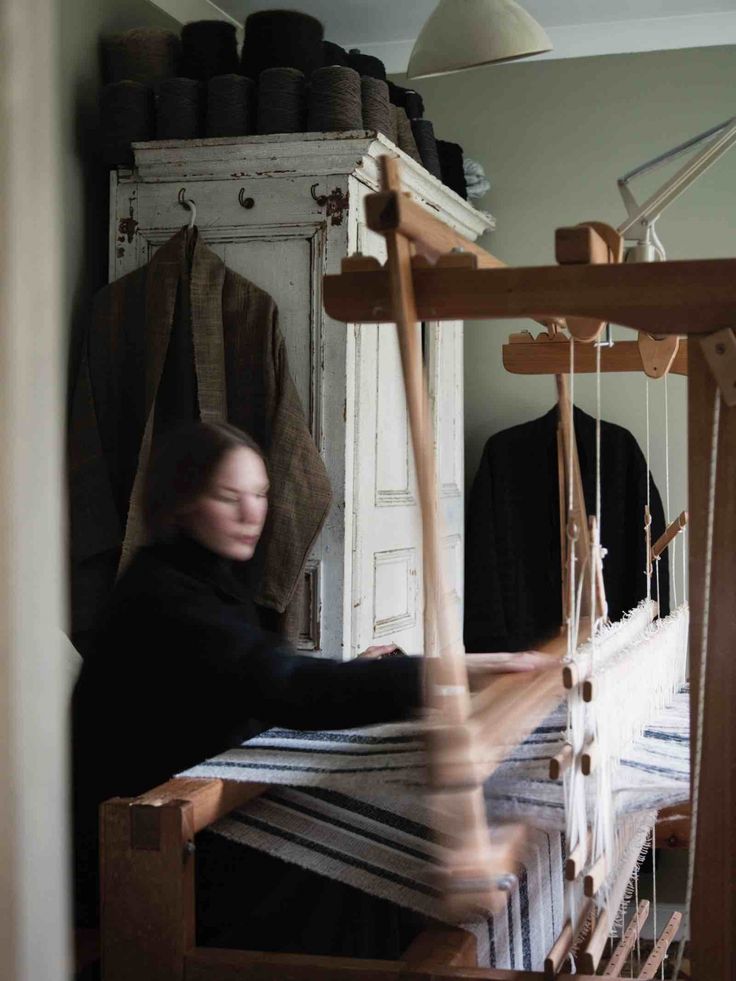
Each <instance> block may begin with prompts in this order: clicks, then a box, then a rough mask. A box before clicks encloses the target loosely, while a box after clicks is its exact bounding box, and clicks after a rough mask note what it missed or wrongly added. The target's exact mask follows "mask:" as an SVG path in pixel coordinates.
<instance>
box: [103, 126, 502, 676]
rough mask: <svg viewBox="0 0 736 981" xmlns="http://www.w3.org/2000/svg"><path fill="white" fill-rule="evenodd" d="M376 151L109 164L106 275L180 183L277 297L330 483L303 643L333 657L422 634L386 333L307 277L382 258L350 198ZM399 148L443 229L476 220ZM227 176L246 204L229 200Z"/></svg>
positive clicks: (345, 147)
mask: <svg viewBox="0 0 736 981" xmlns="http://www.w3.org/2000/svg"><path fill="white" fill-rule="evenodd" d="M385 152H389V153H394V154H399V153H400V151H398V150H396V148H395V147H394V146H393V144H391V143H390V142H388V141H387V140H385V139H384V138H383V137H382V136H376V135H375V134H372V133H362V132H361V133H357V134H326V135H325V136H319V135H317V134H303V135H298V136H277V137H247V138H243V139H239V140H236V139H226V140H225V139H221V140H198V141H191V142H184V141H178V142H166V143H164V142H160V143H150V144H140V145H137V146H136V168H135V169H134V170H133V171H128V170H125V171H120V173H119V174H113V177H112V195H111V198H112V206H111V256H110V275H111V278H115V277H117V276H120V275H123V274H124V273H126V272H128V271H130V270H132V269H135V268H137V267H138V266H139V265H141V264H142V263H144V262H146V261H147V260H148V259H149V257H150V255H151V254H152V252H153V250H154V249H155V248H156V247H158V246H159V245H160V244H162V243H163V242H164V241H166V240H167V239H168V238H169V236H170V235H171V234H172V233H173V232H174V231H175V230H176V229H177V228H178V227H180V226H181V225H182V224H184V223H186V221H187V212H185V211H184V210H183V209H182V207H181V205H179V203H178V200H177V196H178V193H179V190H180V188H182V187H184V188H186V194H187V196H188V197H191V198H193V199H194V200H195V202H196V206H197V224H198V227H199V229H200V232H201V234H202V236H203V238H204V240H205V241H206V242H207V243H208V244H209V245H210V246H211V247H212V248H213V249H215V251H216V252H218V254H219V255H221V256H222V257H223V258H224V260H225V261H226V263H227V264H228V265H229V266H230V267H231V268H233V269H234V270H236V271H237V272H240V273H241V274H243V275H245V276H246V277H247V278H249V279H250V280H252V281H253V282H255V283H256V284H257V285H259V286H261V287H262V288H264V289H266V290H268V292H270V293H271V295H272V296H273V297H274V299H275V300H276V303H277V304H278V306H279V311H280V325H281V329H282V331H283V333H284V336H285V339H286V345H287V349H288V353H289V359H290V362H291V370H292V374H293V375H294V378H295V381H296V384H297V388H298V390H299V393H300V396H301V398H302V402H303V404H304V406H305V408H306V410H307V412H308V415H309V418H310V421H311V425H312V432H313V434H314V436H315V439H316V440H317V443H318V445H319V447H320V449H321V452H322V453H323V455H324V458H325V462H326V464H327V468H328V472H329V475H330V481H331V483H332V488H333V505H332V508H331V511H330V516H329V518H328V521H327V523H326V525H325V528H324V529H323V532H322V534H321V535H320V538H319V540H318V541H317V543H316V545H315V548H314V552H313V555H312V566H313V568H314V569H315V570H316V572H315V574H314V575H313V576H312V577H311V579H312V582H313V583H314V588H315V600H316V611H317V614H318V617H319V630H318V635H319V643H318V644H316V645H314V644H311V645H310V644H309V643H305V644H304V646H305V648H310V647H311V648H312V649H315V650H316V653H319V654H324V655H327V656H333V657H334V656H338V655H340V654H342V656H343V657H350V656H352V655H354V654H356V653H357V652H358V651H360V650H362V649H363V648H365V647H367V646H368V645H370V644H371V643H373V642H374V641H384V642H385V640H387V639H395V640H396V641H397V642H398V643H399V644H401V646H402V647H404V648H405V649H407V650H411V651H419V650H421V648H422V605H421V604H422V588H421V527H420V521H419V514H418V503H417V495H416V489H415V477H414V465H413V460H412V457H411V451H410V444H409V431H408V426H407V420H406V403H405V399H404V393H403V383H402V380H401V372H400V364H399V357H398V348H397V343H396V337H395V333H394V331H393V329H392V328H390V327H386V326H383V327H376V326H375V325H352V326H350V325H348V326H346V325H345V324H341V323H337V322H335V321H333V320H331V319H330V318H329V317H327V315H326V314H325V313H324V311H323V307H322V293H321V288H322V287H321V284H322V276H323V275H324V273H326V272H337V271H338V270H339V267H340V261H341V259H342V258H343V257H344V256H346V255H347V254H348V253H349V252H353V251H355V250H356V249H358V248H360V249H361V251H363V252H364V253H365V254H367V255H376V256H378V257H379V258H381V259H383V258H385V246H384V242H383V239H382V238H380V237H379V236H376V235H374V234H373V233H371V232H370V231H369V230H368V229H366V227H365V225H364V223H363V209H362V199H363V197H364V196H365V194H366V193H368V192H369V191H370V190H373V189H375V187H376V186H377V175H378V169H377V158H378V156H380V155H381V154H382V153H385ZM401 158H402V162H403V164H404V166H403V176H404V180H405V184H406V186H407V187H409V188H410V189H411V191H412V193H413V195H414V197H415V198H417V199H418V200H420V201H421V202H423V203H424V204H425V206H427V207H428V208H431V209H432V210H433V211H434V212H435V213H438V214H440V215H442V217H443V218H444V219H445V220H446V221H448V223H449V224H450V225H451V226H452V227H454V228H456V229H457V230H458V231H460V232H462V233H463V234H464V235H466V236H467V237H469V238H473V239H475V238H476V237H477V236H478V235H479V234H481V233H482V232H483V231H485V230H486V229H487V228H488V227H489V226H491V225H492V220H489V219H488V218H487V217H485V216H484V215H482V214H481V213H480V212H477V211H476V210H475V209H473V208H472V207H471V206H470V205H468V204H467V203H466V202H465V201H463V200H462V199H461V198H459V197H458V196H457V195H456V194H454V193H453V192H452V191H450V190H448V189H447V188H446V187H444V186H443V185H442V184H441V183H440V182H439V181H437V180H436V179H435V178H434V177H432V176H431V175H430V174H428V173H427V172H426V171H425V170H424V168H422V167H420V166H418V165H417V164H416V163H415V162H414V161H412V160H409V158H407V157H405V156H404V155H403V154H401ZM315 185H316V187H315ZM241 189H243V190H244V192H245V196H247V197H251V198H252V199H253V207H252V208H250V209H247V210H246V209H244V208H243V207H241V205H240V204H239V203H238V197H239V193H240V191H241ZM312 191H314V194H313V193H312ZM335 192H340V194H342V195H345V196H347V198H348V202H349V203H348V205H347V207H346V209H345V210H344V211H343V213H342V214H341V215H339V216H335V219H334V220H333V218H332V217H330V216H329V215H327V214H326V210H325V207H324V205H320V204H319V203H318V201H317V200H315V198H319V196H320V195H324V194H330V193H335ZM417 329H418V330H419V329H420V328H419V327H417ZM425 330H426V331H427V335H426V342H427V349H428V367H429V379H430V394H431V398H432V404H433V412H434V418H435V425H436V430H437V434H438V440H439V445H438V459H439V470H440V481H441V500H442V504H443V509H444V513H445V517H446V521H447V536H448V539H447V543H446V553H447V555H448V559H449V560H450V579H451V586H452V589H453V591H454V592H455V593H457V595H458V596H460V595H461V594H462V540H463V500H462V492H461V489H462V487H463V471H462V461H463V395H462V384H463V381H462V376H463V358H462V325H460V324H451V325H443V326H442V327H438V326H437V325H428V326H427V327H425ZM305 493H308V488H305Z"/></svg>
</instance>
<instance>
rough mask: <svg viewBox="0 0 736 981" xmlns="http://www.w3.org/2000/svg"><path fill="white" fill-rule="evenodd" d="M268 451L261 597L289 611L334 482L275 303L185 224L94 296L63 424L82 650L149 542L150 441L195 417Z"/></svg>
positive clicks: (75, 626) (259, 562)
mask: <svg viewBox="0 0 736 981" xmlns="http://www.w3.org/2000/svg"><path fill="white" fill-rule="evenodd" d="M198 418H199V419H202V420H203V421H228V422H230V423H232V424H233V425H235V426H238V427H239V428H241V429H243V430H245V431H246V432H248V433H249V434H250V435H251V436H253V438H254V439H256V440H257V442H258V443H259V444H260V445H261V446H262V447H263V449H264V451H265V454H266V458H267V463H268V470H269V477H270V482H271V494H270V509H269V517H268V520H267V523H266V527H265V529H264V534H263V538H262V541H261V543H260V545H259V549H258V552H257V555H256V561H255V563H254V565H255V566H256V567H258V568H260V570H261V574H260V581H259V583H258V586H257V590H256V601H257V602H258V604H259V605H261V606H262V607H266V608H269V609H270V610H273V611H276V613H278V614H283V613H284V612H285V611H287V608H289V607H290V605H292V604H295V602H296V593H297V592H298V586H299V584H300V581H301V580H302V571H303V568H304V564H305V562H306V559H307V557H308V555H309V551H310V549H311V546H312V544H313V543H314V540H315V538H316V537H317V535H318V533H319V531H320V528H321V526H322V524H323V522H324V519H325V517H326V515H327V511H328V509H329V504H330V485H329V479H328V477H327V471H326V469H325V466H324V463H323V461H322V458H321V457H320V454H319V451H318V449H317V447H316V445H315V443H314V440H313V439H312V435H311V433H310V431H309V426H308V424H307V421H306V419H305V416H304V412H303V410H302V406H301V403H300V400H299V396H298V394H297V391H296V388H295V386H294V382H293V380H292V378H291V376H290V374H289V368H288V363H287V356H286V349H285V345H284V339H283V337H282V335H281V332H280V331H279V327H278V313H277V309H276V305H275V303H274V301H273V299H272V298H271V297H270V296H269V295H268V294H267V293H265V292H264V291H263V290H261V289H259V288H258V287H257V286H255V285H254V284H253V283H250V282H249V281H248V280H247V279H245V278H244V277H242V276H240V275H238V274H237V273H235V272H233V271H232V270H230V269H227V268H226V266H225V264H224V263H223V261H222V260H221V259H220V258H219V256H217V255H216V254H215V253H214V252H213V251H212V250H211V249H209V248H207V246H206V245H205V244H204V243H203V242H202V240H201V238H200V237H199V235H198V233H197V230H196V229H194V230H193V231H189V230H188V229H186V228H183V229H182V230H181V231H179V232H177V234H176V235H174V236H173V238H171V239H170V240H169V241H168V242H166V243H165V244H164V245H163V246H161V248H160V249H159V250H158V251H157V252H156V253H155V255H154V256H153V257H152V259H151V261H150V262H149V263H148V264H147V265H145V266H143V267H141V268H140V269H137V270H135V271H134V272H132V273H129V274H128V275H127V276H123V277H122V278H121V279H118V280H116V281H115V282H113V283H110V284H109V285H108V286H106V287H104V288H103V289H102V290H100V291H99V292H98V293H97V294H96V296H95V298H94V306H93V313H92V318H91V323H90V326H89V330H88V332H87V335H86V337H85V339H84V345H83V351H82V357H81V361H80V366H79V371H78V374H77V377H76V384H75V388H74V393H73V398H72V407H71V415H70V431H69V504H70V540H71V541H70V544H71V549H70V551H71V583H72V597H71V598H72V633H73V637H74V638H75V640H76V641H77V644H78V646H79V647H80V649H81V650H82V653H84V648H85V646H86V641H87V640H88V639H89V638H90V637H91V636H92V635H93V631H94V628H95V625H96V623H97V622H98V620H99V617H100V615H101V611H102V609H103V608H104V604H105V602H106V600H107V598H108V597H109V594H110V591H111V589H112V586H113V584H114V581H115V577H116V574H117V572H118V567H119V565H120V563H121V555H123V556H124V558H125V557H127V556H128V555H129V554H132V552H133V550H134V549H135V547H137V546H138V545H139V544H141V542H142V540H143V533H142V522H141V508H140V505H141V501H140V495H141V489H142V485H143V478H144V475H145V470H146V466H147V462H148V459H149V456H150V453H151V449H152V447H155V445H156V442H157V440H159V439H160V438H161V437H162V436H163V435H165V433H166V432H167V431H169V430H170V429H172V428H174V427H175V426H177V425H180V424H182V423H186V422H190V421H192V420H195V419H198Z"/></svg>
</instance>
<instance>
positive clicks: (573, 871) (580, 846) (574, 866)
mask: <svg viewBox="0 0 736 981" xmlns="http://www.w3.org/2000/svg"><path fill="white" fill-rule="evenodd" d="M591 843H592V837H591V835H590V832H588V833H587V834H586V835H585V837H584V838H581V840H580V841H579V842H578V843H577V845H576V846H575V847H574V848H573V849H572V851H571V852H570V854H569V855H568V856H567V859H566V860H565V878H566V879H567V881H568V882H574V881H575V880H576V879H577V878H578V877H579V876H580V874H581V873H582V871H583V868H584V867H585V863H586V861H587V858H588V855H589V854H590V847H591Z"/></svg>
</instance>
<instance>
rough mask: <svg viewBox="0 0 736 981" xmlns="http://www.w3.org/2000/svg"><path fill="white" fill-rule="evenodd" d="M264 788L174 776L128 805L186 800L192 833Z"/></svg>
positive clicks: (260, 792)
mask: <svg viewBox="0 0 736 981" xmlns="http://www.w3.org/2000/svg"><path fill="white" fill-rule="evenodd" d="M265 790H268V786H267V785H266V784H265V783H241V782H236V781H234V780H221V779H219V778H217V779H212V780H196V779H190V778H188V777H175V778H174V779H172V780H168V781H167V782H166V783H163V784H161V785H160V786H158V787H154V789H153V790H149V791H148V792H147V793H145V794H141V796H140V797H136V798H135V800H134V801H132V802H131V806H132V807H137V806H140V805H154V806H162V805H164V804H167V803H170V802H171V801H188V802H189V803H190V804H191V805H192V820H193V822H194V832H195V834H196V833H197V832H198V831H202V829H203V828H206V827H207V826H208V825H210V824H214V822H215V821H217V820H219V819H220V818H221V817H225V815H226V814H229V813H230V811H234V810H235V808H236V807H241V806H242V805H243V804H246V803H247V802H248V801H249V800H253V798H254V797H258V796H259V795H260V794H262V793H263V792H264V791H265Z"/></svg>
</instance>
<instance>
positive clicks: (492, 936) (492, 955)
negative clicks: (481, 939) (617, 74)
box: [488, 917, 496, 967]
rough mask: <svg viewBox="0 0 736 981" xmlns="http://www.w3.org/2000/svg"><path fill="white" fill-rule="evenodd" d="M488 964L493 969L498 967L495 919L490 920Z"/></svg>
mask: <svg viewBox="0 0 736 981" xmlns="http://www.w3.org/2000/svg"><path fill="white" fill-rule="evenodd" d="M488 963H489V964H490V965H491V967H495V966H496V927H495V924H494V922H493V917H490V919H489V920H488Z"/></svg>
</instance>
